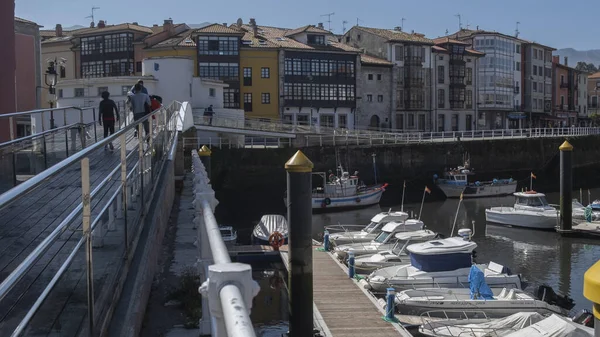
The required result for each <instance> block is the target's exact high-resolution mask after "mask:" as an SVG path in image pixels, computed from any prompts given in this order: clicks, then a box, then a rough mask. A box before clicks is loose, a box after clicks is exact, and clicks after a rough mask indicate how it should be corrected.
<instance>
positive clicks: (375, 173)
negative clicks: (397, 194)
mask: <svg viewBox="0 0 600 337" xmlns="http://www.w3.org/2000/svg"><path fill="white" fill-rule="evenodd" d="M371 156H372V157H373V173H374V175H375V185H377V160H376V158H377V154H376V153H375V152H373V154H372V155H371Z"/></svg>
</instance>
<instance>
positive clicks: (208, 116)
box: [204, 104, 214, 125]
mask: <svg viewBox="0 0 600 337" xmlns="http://www.w3.org/2000/svg"><path fill="white" fill-rule="evenodd" d="M213 115H214V111H213V107H212V104H211V105H210V106H209V107H208V108H206V109H205V110H204V121H205V122H207V123H208V125H212V119H213Z"/></svg>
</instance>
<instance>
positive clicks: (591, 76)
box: [588, 71, 600, 80]
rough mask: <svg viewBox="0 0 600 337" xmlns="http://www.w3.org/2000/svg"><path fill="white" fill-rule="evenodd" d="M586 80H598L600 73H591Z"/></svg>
mask: <svg viewBox="0 0 600 337" xmlns="http://www.w3.org/2000/svg"><path fill="white" fill-rule="evenodd" d="M588 78H589V79H590V80H596V79H599V78H600V71H599V72H597V73H593V74H591V75H590V76H588Z"/></svg>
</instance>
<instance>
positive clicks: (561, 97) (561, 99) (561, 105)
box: [560, 95, 565, 110]
mask: <svg viewBox="0 0 600 337" xmlns="http://www.w3.org/2000/svg"><path fill="white" fill-rule="evenodd" d="M563 105H565V96H562V95H561V96H560V109H561V110H562V108H563Z"/></svg>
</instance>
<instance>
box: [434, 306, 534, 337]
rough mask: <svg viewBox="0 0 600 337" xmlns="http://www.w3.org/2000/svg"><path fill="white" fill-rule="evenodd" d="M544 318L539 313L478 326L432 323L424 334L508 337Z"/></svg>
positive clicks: (446, 321) (452, 322)
mask: <svg viewBox="0 0 600 337" xmlns="http://www.w3.org/2000/svg"><path fill="white" fill-rule="evenodd" d="M544 318H545V317H544V316H542V315H540V314H538V313H537V312H519V313H516V314H513V315H510V316H507V317H504V318H500V319H490V320H487V321H486V322H483V323H477V324H473V323H471V324H463V323H468V322H469V321H473V320H471V319H464V320H444V321H432V322H428V323H425V324H423V325H422V332H423V333H424V334H426V335H428V336H440V337H451V336H452V337H455V336H459V335H460V336H461V337H462V336H464V337H482V336H494V337H496V336H506V335H509V334H511V333H513V332H517V331H519V330H521V329H524V328H526V327H528V326H530V325H532V324H535V323H538V322H540V321H542V320H544ZM477 321H480V320H477Z"/></svg>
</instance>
